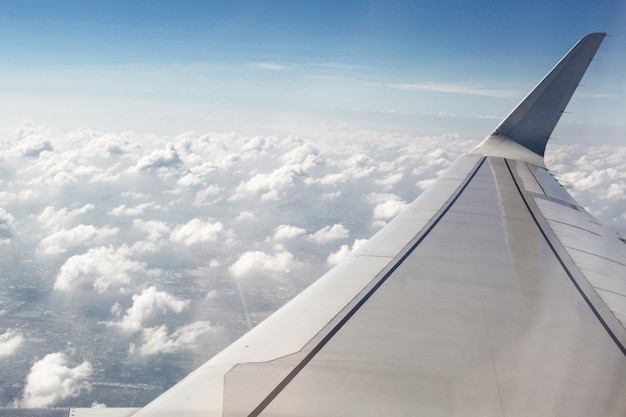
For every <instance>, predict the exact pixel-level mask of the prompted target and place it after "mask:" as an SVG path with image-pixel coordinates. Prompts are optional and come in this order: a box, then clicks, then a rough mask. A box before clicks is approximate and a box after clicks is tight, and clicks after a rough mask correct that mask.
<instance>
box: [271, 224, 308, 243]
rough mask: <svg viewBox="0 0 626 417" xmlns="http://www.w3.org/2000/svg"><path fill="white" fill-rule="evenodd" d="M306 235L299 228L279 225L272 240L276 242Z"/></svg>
mask: <svg viewBox="0 0 626 417" xmlns="http://www.w3.org/2000/svg"><path fill="white" fill-rule="evenodd" d="M305 233H306V230H304V229H303V228H301V227H296V226H290V225H287V224H281V225H280V226H278V227H277V228H276V229H274V237H273V239H274V240H276V241H281V240H288V239H293V238H296V237H298V236H302V235H303V234H305Z"/></svg>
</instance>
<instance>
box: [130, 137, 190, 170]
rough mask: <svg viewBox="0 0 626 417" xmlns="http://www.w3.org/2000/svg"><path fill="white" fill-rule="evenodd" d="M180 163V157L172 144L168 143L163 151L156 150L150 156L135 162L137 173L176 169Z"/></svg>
mask: <svg viewBox="0 0 626 417" xmlns="http://www.w3.org/2000/svg"><path fill="white" fill-rule="evenodd" d="M181 163H182V160H181V159H180V155H179V154H178V152H177V151H176V148H175V146H174V145H173V144H171V143H169V144H167V146H166V147H165V149H157V150H155V151H153V152H152V153H151V154H150V155H147V156H145V157H143V158H141V159H140V160H139V161H138V162H137V169H138V170H139V171H148V170H153V169H159V168H169V167H177V166H178V165H180V164H181Z"/></svg>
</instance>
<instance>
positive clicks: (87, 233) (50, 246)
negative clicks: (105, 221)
mask: <svg viewBox="0 0 626 417" xmlns="http://www.w3.org/2000/svg"><path fill="white" fill-rule="evenodd" d="M118 231H119V229H118V228H116V227H113V228H111V227H102V228H97V227H95V226H92V225H85V224H81V225H78V226H76V227H73V228H71V229H67V230H66V229H63V230H58V231H56V232H53V233H52V234H50V235H48V236H46V237H45V238H43V239H42V240H41V242H39V245H38V246H37V251H38V252H39V253H41V254H43V255H59V254H61V253H64V252H66V251H67V250H68V249H69V248H71V247H73V246H77V245H81V244H83V243H85V242H90V243H92V244H93V243H96V244H97V243H99V242H102V240H104V239H106V238H107V237H110V236H115V235H116V234H117V232H118Z"/></svg>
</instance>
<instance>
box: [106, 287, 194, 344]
mask: <svg viewBox="0 0 626 417" xmlns="http://www.w3.org/2000/svg"><path fill="white" fill-rule="evenodd" d="M189 303H190V301H189V300H181V299H179V298H176V297H174V296H173V295H171V294H169V293H167V292H165V291H158V290H157V289H156V287H154V286H153V287H149V288H146V289H144V290H143V291H142V292H141V294H135V295H133V305H132V306H131V307H129V308H128V309H127V310H126V313H125V314H124V316H123V317H122V318H121V319H120V320H119V321H116V322H111V323H109V325H111V326H117V327H119V328H121V329H122V330H124V331H125V332H129V333H130V332H137V331H139V330H141V329H142V328H143V327H144V324H145V322H146V321H147V320H149V319H150V318H152V317H153V316H154V315H156V314H158V313H165V312H167V311H172V312H174V313H180V312H181V311H183V310H184V309H185V308H187V306H189ZM113 311H114V312H116V311H117V312H119V311H120V306H119V304H116V305H115V306H114V307H113Z"/></svg>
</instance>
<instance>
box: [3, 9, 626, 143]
mask: <svg viewBox="0 0 626 417" xmlns="http://www.w3.org/2000/svg"><path fill="white" fill-rule="evenodd" d="M624 27H626V3H625V2H624V1H601V2H593V3H592V2H585V1H574V2H564V1H535V0H532V1H527V2H511V1H505V2H497V1H489V0H484V1H477V2H471V3H468V2H454V1H413V2H408V1H385V2H382V1H343V2H329V1H318V2H299V1H230V2H206V1H180V2H169V1H156V0H155V1H133V2H126V1H108V2H95V1H88V2H85V1H73V0H65V1H55V2H51V1H36V0H25V1H5V2H2V4H0V51H1V52H2V53H1V54H0V92H1V93H2V95H1V97H0V123H2V124H5V125H12V124H16V123H21V122H24V121H30V122H32V123H35V124H44V125H51V126H55V127H60V128H66V129H69V128H76V127H88V128H95V129H99V130H112V131H121V130H139V131H146V132H151V133H157V134H165V133H168V134H174V133H178V132H181V131H186V130H192V129H193V130H220V131H223V130H227V131H228V130H237V131H255V132H259V133H261V132H262V133H273V132H276V133H294V134H305V135H306V134H307V132H308V131H311V132H316V128H317V127H319V126H320V125H325V126H332V125H340V124H345V123H349V124H351V125H354V126H359V127H366V128H372V127H374V128H381V129H383V130H389V129H397V130H404V129H406V130H407V131H410V132H414V133H420V134H426V135H429V134H430V135H432V134H441V133H456V132H460V131H461V130H464V131H465V132H466V133H467V134H469V135H483V136H484V134H486V132H487V131H488V130H489V129H490V128H491V127H492V125H493V124H495V123H496V122H497V120H495V119H500V118H501V117H503V116H505V115H506V113H508V111H510V110H511V108H512V107H513V106H514V105H515V104H516V103H517V102H518V101H519V100H520V99H521V98H522V97H523V96H524V94H526V93H527V91H528V90H529V89H530V88H531V87H532V86H533V85H534V84H535V83H536V82H537V81H539V79H540V78H541V77H542V76H543V75H544V74H545V73H546V72H547V71H548V70H549V68H550V67H551V66H553V65H554V64H555V63H556V61H557V60H558V59H559V58H560V57H561V56H562V55H563V54H564V53H565V52H566V51H567V50H568V49H569V48H570V47H571V46H572V45H573V44H574V42H575V41H576V40H578V39H579V38H580V37H581V36H583V35H584V34H586V33H589V32H594V31H603V32H608V33H609V34H610V35H611V36H612V37H609V38H607V39H606V40H605V42H604V45H603V46H602V48H601V50H600V53H599V55H598V59H599V60H601V61H602V62H601V63H597V64H594V65H593V66H592V68H591V69H590V71H589V73H588V75H587V77H586V78H585V81H584V82H585V84H587V85H589V86H590V87H592V88H590V89H589V90H588V91H589V92H588V93H587V92H586V91H582V92H580V91H579V92H578V94H577V95H576V96H575V97H579V98H580V97H582V98H585V97H587V100H584V101H583V100H578V101H574V102H573V103H572V108H573V109H574V110H575V111H576V110H578V111H580V115H579V116H580V117H578V118H577V119H576V123H583V124H589V125H597V126H595V128H599V129H601V130H595V132H599V131H601V132H602V134H603V135H605V136H606V137H607V138H608V140H616V136H617V135H619V132H620V128H623V127H624V124H623V121H622V120H621V119H622V117H621V115H622V114H623V113H624V110H625V109H626V99H625V98H624V97H625V96H626V94H625V93H626V91H625V90H626V80H625V79H624V78H625V77H623V68H624V65H625V64H626V48H625V46H626V31H625V30H624V29H623V28H624ZM564 120H565V122H564V123H562V124H563V125H564V126H566V125H567V123H568V121H567V120H566V119H565V118H564ZM572 120H573V119H572ZM581 120H582V122H581ZM487 126H488V127H487ZM621 130H622V131H623V129H621ZM578 131H580V129H572V134H576V133H577V132H578ZM481 137H482V136H481Z"/></svg>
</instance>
